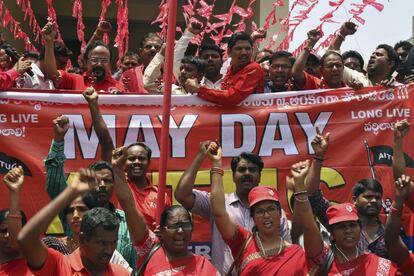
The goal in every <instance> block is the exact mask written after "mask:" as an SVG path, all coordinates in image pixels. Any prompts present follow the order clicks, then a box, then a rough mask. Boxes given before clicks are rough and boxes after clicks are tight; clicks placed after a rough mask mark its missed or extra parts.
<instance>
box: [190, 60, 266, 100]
mask: <svg viewBox="0 0 414 276" xmlns="http://www.w3.org/2000/svg"><path fill="white" fill-rule="evenodd" d="M263 91H264V73H263V70H262V67H260V65H259V64H257V63H256V62H251V63H249V64H248V65H246V66H245V67H243V68H242V69H241V70H239V71H237V72H234V71H233V66H231V67H230V68H229V69H228V71H227V73H226V75H225V76H224V78H223V80H222V82H221V89H220V90H217V89H211V88H207V87H203V86H201V87H200V88H199V90H198V96H199V97H200V98H203V99H204V100H207V101H210V102H213V103H217V104H220V105H223V106H233V105H237V104H239V103H240V102H242V101H243V100H244V99H245V98H247V97H248V96H249V95H250V94H252V93H263Z"/></svg>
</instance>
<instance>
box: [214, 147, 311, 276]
mask: <svg viewBox="0 0 414 276" xmlns="http://www.w3.org/2000/svg"><path fill="white" fill-rule="evenodd" d="M208 153H209V155H210V159H211V161H212V163H213V167H212V168H211V208H212V212H213V215H214V219H215V222H216V224H217V227H218V229H219V231H220V233H221V236H222V237H223V239H224V241H225V242H226V243H227V244H228V245H229V247H230V249H231V251H232V254H233V257H234V259H235V260H236V263H237V270H238V272H239V274H240V275H307V272H308V269H307V263H306V257H305V253H304V251H303V250H302V248H300V247H299V246H298V245H295V244H290V243H288V242H287V241H285V240H283V239H282V238H281V237H280V235H279V224H280V223H279V221H280V203H279V199H278V194H277V191H276V189H274V188H273V187H265V186H257V187H254V188H253V189H252V190H251V191H250V192H249V196H248V201H249V207H250V213H251V216H252V217H253V221H254V223H255V227H254V228H253V230H252V232H250V230H251V229H244V228H243V227H241V226H240V225H238V224H236V223H235V222H234V220H233V219H232V217H231V216H230V215H229V214H228V213H227V211H226V208H225V197H224V189H223V181H222V177H223V169H222V160H221V159H222V155H221V148H219V147H218V146H217V144H216V143H215V142H212V143H210V145H209V148H208ZM251 165H252V166H253V163H251ZM249 170H250V171H256V170H255V168H253V167H250V164H247V165H246V170H243V172H239V171H238V170H236V172H235V174H244V176H243V175H240V177H242V178H243V177H244V178H246V179H247V178H248V177H249V176H248V174H249V173H250V172H249ZM233 177H234V175H233ZM237 177H239V176H237ZM242 185H244V184H243V183H242ZM239 254H241V255H240V257H239V258H238V255H239ZM233 272H234V271H233Z"/></svg>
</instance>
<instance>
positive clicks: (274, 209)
mask: <svg viewBox="0 0 414 276" xmlns="http://www.w3.org/2000/svg"><path fill="white" fill-rule="evenodd" d="M277 211H278V209H277V207H276V206H271V207H268V208H267V209H260V208H259V209H255V210H254V215H255V216H257V217H263V216H264V215H265V213H268V214H269V215H273V214H274V213H275V212H277Z"/></svg>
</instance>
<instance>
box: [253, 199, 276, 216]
mask: <svg viewBox="0 0 414 276" xmlns="http://www.w3.org/2000/svg"><path fill="white" fill-rule="evenodd" d="M259 202H261V201H259ZM259 202H257V203H259ZM257 203H256V204H254V205H253V206H252V207H250V216H251V217H253V216H254V209H255V208H256V205H257ZM273 203H274V204H275V205H276V207H277V210H278V211H279V215H281V214H282V208H281V207H280V202H277V201H273Z"/></svg>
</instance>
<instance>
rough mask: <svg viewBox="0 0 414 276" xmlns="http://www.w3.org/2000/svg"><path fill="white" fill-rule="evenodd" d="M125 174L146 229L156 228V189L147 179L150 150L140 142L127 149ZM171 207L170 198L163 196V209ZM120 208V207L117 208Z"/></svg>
mask: <svg viewBox="0 0 414 276" xmlns="http://www.w3.org/2000/svg"><path fill="white" fill-rule="evenodd" d="M126 150H127V161H126V173H127V176H126V177H127V182H128V185H129V188H130V189H131V191H132V195H133V197H134V201H135V205H136V207H137V209H138V210H139V211H140V212H141V213H142V214H143V215H144V218H145V221H146V223H147V226H148V228H150V229H151V230H152V231H154V229H155V227H156V221H157V217H156V213H157V198H158V187H156V186H154V185H153V184H152V182H151V180H150V179H149V178H148V177H147V170H148V168H149V165H150V162H151V154H152V151H151V149H150V148H149V147H148V146H147V145H145V144H144V143H142V142H137V143H134V144H131V145H129V146H128V147H127V149H126ZM170 205H171V200H170V198H169V197H168V196H167V195H165V207H169V206H170ZM117 207H118V208H121V206H120V205H118V206H117Z"/></svg>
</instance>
